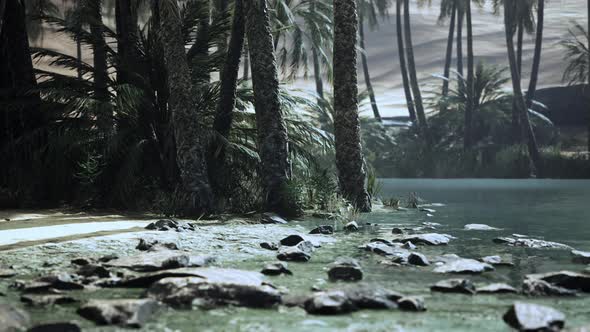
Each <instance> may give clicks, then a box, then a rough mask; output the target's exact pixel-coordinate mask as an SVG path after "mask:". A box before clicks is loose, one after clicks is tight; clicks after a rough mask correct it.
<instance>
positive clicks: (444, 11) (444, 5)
mask: <svg viewBox="0 0 590 332" xmlns="http://www.w3.org/2000/svg"><path fill="white" fill-rule="evenodd" d="M449 16H450V22H449V35H448V37H447V50H446V53H445V68H444V72H443V76H444V77H445V78H447V79H445V80H443V86H442V95H443V96H447V95H448V93H449V75H450V74H451V61H452V58H453V40H454V38H455V21H456V16H457V3H456V1H455V0H446V1H442V2H441V10H440V14H439V17H438V21H439V22H443V21H444V20H445V19H446V18H447V17H449ZM441 111H444V109H442V108H441Z"/></svg>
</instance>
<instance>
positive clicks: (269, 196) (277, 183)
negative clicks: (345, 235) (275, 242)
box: [244, 0, 299, 216]
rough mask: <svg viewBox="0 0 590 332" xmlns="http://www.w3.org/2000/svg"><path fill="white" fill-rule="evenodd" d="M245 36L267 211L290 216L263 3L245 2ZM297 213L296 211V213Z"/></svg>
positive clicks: (271, 49)
mask: <svg viewBox="0 0 590 332" xmlns="http://www.w3.org/2000/svg"><path fill="white" fill-rule="evenodd" d="M244 14H245V17H246V34H247V36H248V47H249V49H250V52H251V55H252V58H251V67H252V86H253V89H254V108H255V110H256V128H257V130H258V153H259V155H260V160H261V163H262V167H261V168H262V170H261V172H262V185H263V190H264V197H265V208H266V210H267V211H273V212H277V213H279V214H282V215H285V216H289V215H292V212H294V211H292V210H291V207H293V202H289V198H288V197H287V195H286V194H287V193H286V190H287V185H288V180H289V177H288V174H289V160H288V147H287V144H288V143H287V142H288V141H287V128H286V124H285V120H284V119H283V115H282V113H281V105H280V101H279V79H278V73H277V67H276V59H275V54H274V46H273V39H272V34H271V29H270V19H269V16H268V11H267V3H266V0H245V1H244ZM297 212H299V211H297Z"/></svg>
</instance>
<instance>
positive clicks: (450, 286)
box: [430, 279, 475, 295]
mask: <svg viewBox="0 0 590 332" xmlns="http://www.w3.org/2000/svg"><path fill="white" fill-rule="evenodd" d="M430 290H431V291H433V292H441V293H461V294H470V295H472V294H475V286H474V285H473V282H471V280H469V279H447V280H441V281H439V282H437V283H436V284H434V285H433V286H431V287H430Z"/></svg>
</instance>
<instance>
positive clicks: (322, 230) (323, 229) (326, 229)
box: [309, 225, 334, 235]
mask: <svg viewBox="0 0 590 332" xmlns="http://www.w3.org/2000/svg"><path fill="white" fill-rule="evenodd" d="M309 234H324V235H330V234H334V227H332V226H330V225H321V226H318V227H316V228H314V229H312V230H311V231H310V232H309Z"/></svg>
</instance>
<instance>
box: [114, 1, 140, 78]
mask: <svg viewBox="0 0 590 332" xmlns="http://www.w3.org/2000/svg"><path fill="white" fill-rule="evenodd" d="M115 18H116V22H117V53H118V55H119V59H120V60H121V63H120V64H119V66H118V67H117V80H118V81H119V82H120V83H139V82H137V80H136V79H133V77H134V74H136V73H139V71H140V69H139V65H140V57H139V56H138V54H137V51H136V46H135V45H136V43H137V39H138V34H139V31H138V28H137V11H136V10H135V8H132V5H131V1H128V0H117V1H116V3H115ZM136 85H138V84H136Z"/></svg>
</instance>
